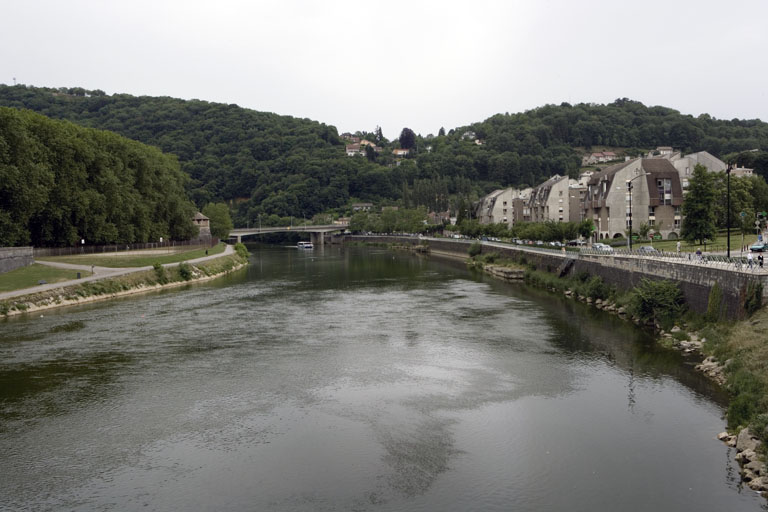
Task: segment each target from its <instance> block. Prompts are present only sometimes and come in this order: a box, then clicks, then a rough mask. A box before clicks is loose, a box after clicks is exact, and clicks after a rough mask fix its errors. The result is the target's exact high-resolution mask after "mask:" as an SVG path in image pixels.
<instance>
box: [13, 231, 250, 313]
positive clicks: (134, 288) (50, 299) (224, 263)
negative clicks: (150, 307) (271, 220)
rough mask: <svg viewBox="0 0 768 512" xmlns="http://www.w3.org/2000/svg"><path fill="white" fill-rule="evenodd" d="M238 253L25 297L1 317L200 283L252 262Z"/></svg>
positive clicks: (241, 249)
mask: <svg viewBox="0 0 768 512" xmlns="http://www.w3.org/2000/svg"><path fill="white" fill-rule="evenodd" d="M235 249H236V251H235V253H234V254H230V255H226V256H221V257H218V258H214V259H211V260H207V261H204V262H201V263H196V264H194V265H193V264H190V263H184V262H182V263H180V264H179V265H178V266H174V267H163V266H162V265H159V264H158V265H155V268H154V269H153V270H144V271H137V272H131V273H129V274H124V275H120V276H116V277H112V278H106V279H100V280H98V281H88V282H84V283H78V284H73V285H71V286H67V287H63V288H56V289H52V290H47V291H44V292H39V293H34V294H29V295H23V296H20V297H15V298H13V299H8V300H5V301H0V315H4V316H11V315H15V314H20V313H24V312H32V311H37V310H41V309H48V308H52V307H58V306H65V305H71V304H78V303H83V302H90V301H93V300H99V299H106V298H110V297H117V296H121V295H128V294H132V293H139V292H143V291H150V290H155V289H159V288H164V287H172V286H179V285H183V284H187V283H191V282H200V281H205V280H208V279H212V278H214V277H218V276H219V275H222V274H225V273H227V272H231V271H232V270H235V269H237V268H240V267H242V266H244V265H245V264H246V263H247V262H248V251H247V250H246V249H245V246H244V245H242V244H237V246H236V247H235Z"/></svg>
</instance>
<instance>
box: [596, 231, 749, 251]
mask: <svg viewBox="0 0 768 512" xmlns="http://www.w3.org/2000/svg"><path fill="white" fill-rule="evenodd" d="M756 240H757V235H755V234H750V235H744V245H746V246H747V247H749V246H750V245H752V244H753V243H755V241H756ZM603 242H604V240H603ZM622 242H623V243H622V245H621V248H622V249H624V248H626V247H627V240H626V239H622ZM611 245H613V244H611ZM643 245H652V246H653V247H654V248H656V249H658V250H659V251H665V252H675V251H677V240H658V241H654V242H649V241H648V240H632V248H633V249H637V248H638V247H641V246H643ZM727 246H728V240H727V237H726V235H725V233H718V235H717V238H716V239H715V240H710V241H708V242H707V244H706V250H707V251H725V249H726V247H727ZM614 247H617V248H618V247H619V246H616V245H614ZM699 247H701V249H702V250H704V245H703V244H689V243H688V242H686V241H685V240H682V239H681V240H680V251H682V252H696V249H698V248H699ZM739 249H741V233H736V232H733V231H732V232H731V255H733V253H734V252H736V253H738V252H739ZM737 255H738V254H737Z"/></svg>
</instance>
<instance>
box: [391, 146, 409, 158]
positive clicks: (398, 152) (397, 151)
mask: <svg viewBox="0 0 768 512" xmlns="http://www.w3.org/2000/svg"><path fill="white" fill-rule="evenodd" d="M410 153H411V150H410V149H400V148H398V149H393V150H392V154H393V155H395V157H396V158H404V157H406V156H408V155H409V154H410Z"/></svg>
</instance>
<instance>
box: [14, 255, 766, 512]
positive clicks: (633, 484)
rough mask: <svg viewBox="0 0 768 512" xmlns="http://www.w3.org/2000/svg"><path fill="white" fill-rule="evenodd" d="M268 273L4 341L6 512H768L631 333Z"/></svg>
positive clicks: (405, 266) (354, 268) (322, 267)
mask: <svg viewBox="0 0 768 512" xmlns="http://www.w3.org/2000/svg"><path fill="white" fill-rule="evenodd" d="M253 260H254V264H253V265H251V267H250V268H248V269H247V270H246V271H243V272H240V273H239V274H237V275H233V276H231V277H229V278H227V279H225V280H221V281H215V282H212V283H209V284H207V285H204V286H193V287H189V288H188V289H186V290H183V291H174V292H170V293H162V294H153V295H147V296H144V297H141V298H132V299H126V300H121V301H115V302H112V303H109V304H100V305H92V306H88V307H82V308H77V309H70V310H67V311H66V312H58V313H53V314H50V315H46V316H45V317H44V318H32V317H28V318H20V319H15V320H13V321H9V322H5V323H2V324H0V340H2V341H0V361H2V363H1V364H0V384H2V389H1V390H0V406H1V407H2V411H3V418H2V424H3V426H4V428H3V429H2V430H0V450H2V451H3V453H7V454H8V456H7V457H6V459H5V460H6V462H7V464H6V466H7V477H6V478H3V479H0V496H4V498H1V500H2V502H0V503H1V504H2V505H3V506H5V507H7V508H10V509H25V508H35V509H43V510H45V509H51V510H54V509H80V510H138V509H144V510H146V509H155V510H168V509H184V510H211V509H216V510H243V509H251V510H449V511H450V510H457V511H458V510H461V511H465V510H509V509H510V508H514V509H515V510H564V509H569V510H614V509H617V508H618V509H622V510H650V509H654V508H656V509H662V510H670V509H674V510H698V509H703V510H723V509H726V508H727V509H728V510H755V509H757V508H759V507H760V506H762V504H763V503H762V501H760V500H759V499H756V498H755V497H754V496H752V495H750V494H749V493H746V492H745V493H742V494H739V492H738V491H739V489H738V483H737V479H735V478H734V469H733V465H732V464H731V463H730V461H729V459H727V458H726V459H723V457H727V453H725V452H726V451H727V450H726V449H725V447H723V446H722V445H721V444H719V443H718V442H716V441H714V440H713V439H712V438H713V436H714V434H715V433H716V432H717V431H719V430H720V429H721V428H722V421H721V419H720V415H721V414H722V409H721V408H720V406H719V405H718V402H717V400H713V395H712V394H711V387H710V386H709V385H708V384H707V383H706V381H704V380H703V379H701V378H700V377H699V376H698V375H697V374H696V373H695V372H693V371H692V370H691V369H690V367H689V366H688V365H687V364H686V363H685V361H684V359H682V357H681V356H680V355H679V354H677V353H673V352H668V351H663V350H660V349H657V348H655V346H654V345H653V344H652V343H650V340H649V339H648V338H647V335H646V334H645V333H643V332H642V331H639V330H637V329H634V328H633V327H632V326H629V325H627V324H626V323H624V322H621V321H620V320H618V319H616V318H615V317H613V316H610V315H607V314H604V313H602V312H599V311H595V310H593V309H590V308H587V307H586V306H584V305H582V304H578V303H574V302H572V301H567V300H564V299H560V298H559V297H553V296H552V295H550V294H544V293H541V292H540V291H538V290H530V289H526V288H525V287H523V286H510V285H507V284H504V283H499V282H498V281H494V280H490V279H487V278H486V277H484V276H482V275H476V274H471V273H469V272H468V271H467V270H466V268H465V267H464V266H463V264H461V263H450V262H439V261H433V260H430V259H425V258H420V257H414V256H412V255H410V254H407V253H393V252H389V251H386V250H365V249H354V248H353V249H346V250H340V249H337V248H329V247H327V248H325V249H324V250H323V251H322V252H320V251H317V252H302V251H296V250H295V249H294V250H287V249H280V248H268V247H258V248H254V256H253ZM70 322H81V323H82V324H81V325H82V327H81V328H79V329H76V330H71V331H70V330H66V329H64V330H61V329H56V326H60V325H67V324H68V323H70ZM78 325H80V324H78ZM53 331H56V332H53ZM715 398H717V397H715ZM723 460H726V461H727V462H726V464H725V467H723ZM40 489H46V493H47V494H46V495H41V494H40Z"/></svg>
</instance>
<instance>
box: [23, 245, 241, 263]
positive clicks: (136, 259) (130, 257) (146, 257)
mask: <svg viewBox="0 0 768 512" xmlns="http://www.w3.org/2000/svg"><path fill="white" fill-rule="evenodd" d="M225 246H226V244H223V243H221V244H219V245H216V246H214V247H211V248H209V249H207V250H208V255H209V256H212V255H214V254H221V253H223V252H224V247H225ZM205 251H206V248H205V247H189V246H184V247H176V248H165V249H160V250H158V249H146V250H143V251H127V252H113V253H98V254H82V255H73V256H51V257H46V258H37V259H39V260H41V261H55V262H60V263H74V264H76V265H96V266H97V267H112V268H126V267H147V266H151V265H154V264H155V263H163V264H165V263H178V262H180V261H189V260H193V259H195V258H201V257H203V256H205V255H206V254H205Z"/></svg>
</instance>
